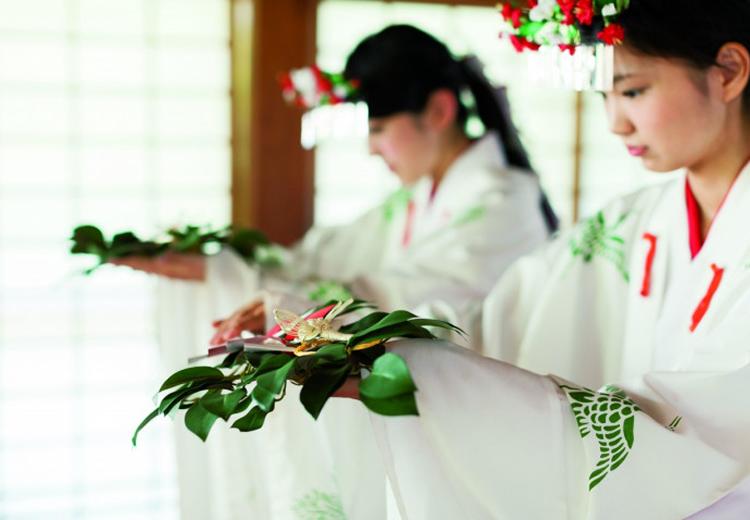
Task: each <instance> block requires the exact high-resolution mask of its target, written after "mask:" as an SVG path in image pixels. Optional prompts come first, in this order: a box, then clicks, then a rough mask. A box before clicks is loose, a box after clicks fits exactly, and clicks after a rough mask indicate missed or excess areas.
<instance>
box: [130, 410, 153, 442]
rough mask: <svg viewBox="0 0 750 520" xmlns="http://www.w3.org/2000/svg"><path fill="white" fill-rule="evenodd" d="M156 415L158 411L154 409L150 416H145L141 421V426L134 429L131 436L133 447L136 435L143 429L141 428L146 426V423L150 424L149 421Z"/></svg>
mask: <svg viewBox="0 0 750 520" xmlns="http://www.w3.org/2000/svg"><path fill="white" fill-rule="evenodd" d="M157 415H159V409H158V408H156V409H155V410H154V411H153V412H151V413H150V414H148V415H147V416H146V418H145V419H143V420H142V421H141V424H139V425H138V428H136V429H135V433H134V434H133V438H132V442H133V446H135V443H136V441H137V439H138V433H140V431H141V430H142V429H143V427H144V426H146V425H147V424H148V423H150V422H151V420H152V419H153V418H154V417H156V416H157Z"/></svg>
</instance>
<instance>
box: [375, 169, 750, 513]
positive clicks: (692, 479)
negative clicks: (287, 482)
mask: <svg viewBox="0 0 750 520" xmlns="http://www.w3.org/2000/svg"><path fill="white" fill-rule="evenodd" d="M684 183H685V180H684V177H682V178H679V179H677V180H674V181H671V182H668V183H666V184H664V185H662V186H658V187H653V188H649V189H646V190H643V191H641V192H639V193H637V194H635V195H633V196H630V197H626V198H623V199H621V200H619V201H616V202H615V203H613V204H611V205H610V206H609V207H608V208H607V209H606V210H604V211H603V212H602V213H600V214H599V215H598V216H596V217H594V218H593V219H592V220H591V221H589V222H587V223H584V224H582V225H580V226H579V227H578V228H576V229H574V230H573V231H572V232H571V233H570V234H568V235H566V236H564V237H561V238H559V239H558V240H556V241H555V242H554V243H553V244H551V245H550V246H549V247H546V248H544V249H543V250H541V251H540V252H538V253H537V254H535V255H533V256H530V257H528V258H525V259H522V260H521V261H519V262H518V263H517V264H516V265H514V266H513V267H512V268H511V269H509V270H508V272H507V273H506V275H505V276H504V277H503V278H502V280H501V281H500V282H499V283H498V285H497V287H496V288H495V289H494V290H493V291H492V294H491V295H490V296H489V297H488V298H487V300H486V303H485V307H484V317H483V318H484V319H483V324H484V327H483V329H484V337H483V341H482V345H483V349H484V353H485V354H488V355H493V356H496V357H499V358H501V359H504V360H506V361H507V362H508V363H504V362H499V361H494V360H490V359H487V358H484V357H481V356H478V355H477V354H475V353H473V352H471V351H469V350H466V349H459V348H457V347H454V346H451V345H450V344H447V343H446V344H439V343H438V344H436V343H434V342H432V343H430V342H422V341H404V342H400V343H399V345H398V346H396V347H395V348H394V349H393V350H394V351H395V352H396V353H398V354H400V355H402V356H403V357H404V358H405V359H406V360H407V362H408V364H409V367H410V369H411V371H412V375H413V377H414V381H415V383H416V386H417V388H418V389H419V390H418V392H417V394H416V397H417V405H418V409H419V412H420V416H419V417H418V418H417V417H409V418H399V419H388V418H379V417H373V421H374V422H375V423H376V424H377V426H376V432H377V434H378V442H379V445H380V446H381V451H382V452H383V454H384V456H385V461H386V467H387V470H388V473H389V475H390V478H391V481H392V483H393V485H394V493H395V495H396V497H397V501H398V503H399V507H400V511H401V516H402V518H403V519H404V520H418V519H427V518H429V519H430V520H439V519H443V518H445V519H449V518H456V517H458V516H459V515H461V516H462V517H465V518H472V519H477V520H479V519H483V518H487V519H490V518H491V519H501V518H509V519H516V518H544V519H583V518H586V519H596V520H599V519H606V520H618V519H630V518H638V519H654V520H657V519H658V520H671V519H674V520H678V519H684V518H686V517H688V516H690V515H693V514H694V515H696V516H695V517H694V518H695V519H701V520H703V519H736V520H739V519H740V518H750V493H748V490H749V486H750V484H749V483H748V480H747V479H748V477H749V476H750V440H748V439H750V400H748V398H747V396H748V395H750V319H748V316H750V235H748V234H747V230H746V227H747V223H748V222H750V167H747V168H745V170H744V171H743V172H742V173H741V175H740V176H739V178H738V179H737V181H736V182H735V185H734V186H733V188H732V190H731V192H730V193H729V195H728V197H727V199H726V201H725V203H724V205H723V207H722V209H721V211H720V212H719V214H718V215H717V217H716V218H715V221H714V223H713V226H712V228H711V231H710V234H709V235H708V237H707V240H706V242H705V244H704V245H703V247H702V249H701V251H700V253H699V254H698V255H697V256H696V257H695V258H694V259H692V258H691V254H690V251H689V247H688V224H687V212H686V207H685V192H684V189H685V187H684V186H685V184H684ZM721 269H723V271H721V273H722V275H721V276H717V274H715V273H717V270H721ZM717 282H718V283H717ZM516 365H517V366H516ZM519 367H520V368H519ZM540 374H541V375H540ZM546 374H555V376H547V375H546ZM566 381H574V382H575V383H576V384H575V385H573V384H572V383H566ZM610 383H616V384H619V386H620V387H621V388H622V389H624V390H625V391H626V393H627V395H628V397H629V398H630V399H632V400H633V401H634V402H635V403H637V406H638V407H640V410H641V411H637V412H635V415H634V416H633V417H634V422H633V423H632V425H634V426H633V429H632V446H631V445H630V444H629V443H628V441H627V438H628V436H627V431H628V426H627V424H628V421H626V420H625V417H626V414H625V413H624V412H623V413H622V414H621V413H620V412H618V413H617V415H614V411H613V410H614V408H615V407H616V408H617V409H618V410H620V411H622V410H625V408H626V407H627V406H629V405H628V402H627V401H622V400H618V399H619V398H614V397H611V396H609V395H608V392H610V391H609V390H600V391H599V392H598V393H591V392H589V393H586V392H585V391H579V392H580V393H579V394H577V395H578V396H581V395H589V396H592V395H593V396H594V397H595V398H596V399H598V401H597V402H598V403H599V402H601V403H605V404H606V403H616V404H613V405H612V406H613V408H610V409H609V411H608V412H607V413H603V412H602V413H593V412H591V414H588V413H586V412H585V409H583V408H579V409H578V410H579V412H578V413H579V415H576V416H575V417H574V413H573V407H572V405H571V403H572V401H574V400H575V399H574V397H573V396H574V391H573V390H570V389H568V390H566V391H564V390H563V389H562V386H561V385H567V386H568V387H578V385H581V386H585V387H588V388H592V389H597V388H600V387H602V386H603V385H606V384H610ZM607 406H609V405H607ZM581 410H584V411H583V412H582V411H581ZM599 411H600V412H601V410H599ZM576 419H578V420H579V421H582V422H581V423H580V424H577V422H576ZM591 424H593V425H594V426H596V427H597V428H598V427H599V426H601V427H602V428H605V429H604V430H603V431H602V435H607V437H606V440H607V442H612V443H613V444H610V446H612V448H611V452H612V458H611V460H610V462H611V464H609V465H602V466H599V465H598V464H599V462H600V460H601V461H603V462H607V460H608V458H607V457H603V458H602V459H600V446H599V439H598V438H597V434H596V432H595V431H593V426H590V425H591ZM579 426H580V427H581V431H579ZM587 431H588V434H587V435H586V437H585V438H584V437H583V436H582V435H583V434H584V433H586V432H587ZM604 454H605V455H607V453H606V452H605V453H604ZM621 454H626V458H625V459H624V461H622V460H620V464H615V463H614V462H615V461H616V460H619V458H618V457H619V456H620V455H621ZM602 467H603V468H604V471H603V473H596V474H595V473H594V470H595V469H599V468H602ZM602 475H603V477H604V478H603V480H601V481H600V482H596V485H595V486H594V487H593V488H592V489H591V490H589V485H590V484H592V483H594V482H595V481H596V479H597V478H598V476H602ZM595 477H596V478H595ZM590 478H591V480H590ZM743 480H744V483H743Z"/></svg>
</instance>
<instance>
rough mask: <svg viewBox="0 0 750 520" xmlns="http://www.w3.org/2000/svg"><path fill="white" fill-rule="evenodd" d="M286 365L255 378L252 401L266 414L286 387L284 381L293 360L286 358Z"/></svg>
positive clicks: (292, 365)
mask: <svg viewBox="0 0 750 520" xmlns="http://www.w3.org/2000/svg"><path fill="white" fill-rule="evenodd" d="M286 359H287V362H286V364H284V365H282V366H281V367H279V368H277V369H276V370H273V371H268V372H266V373H265V374H262V375H260V376H258V377H257V378H255V388H254V389H253V399H255V402H256V403H258V406H259V407H260V408H261V409H263V411H265V412H268V411H270V410H271V408H272V407H273V403H274V401H275V400H276V398H277V397H278V396H279V395H280V394H281V392H282V390H283V389H284V387H285V386H286V379H287V376H288V375H289V372H290V371H291V370H292V368H293V367H294V361H295V358H289V356H287V357H286Z"/></svg>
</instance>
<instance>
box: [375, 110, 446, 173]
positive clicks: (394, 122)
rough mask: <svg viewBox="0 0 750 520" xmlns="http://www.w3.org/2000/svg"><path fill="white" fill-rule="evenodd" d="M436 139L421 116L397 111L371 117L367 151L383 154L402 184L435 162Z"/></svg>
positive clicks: (426, 169) (383, 157) (427, 169)
mask: <svg viewBox="0 0 750 520" xmlns="http://www.w3.org/2000/svg"><path fill="white" fill-rule="evenodd" d="M434 143H435V139H434V136H433V135H432V132H429V131H427V130H426V128H425V125H424V124H423V123H422V121H421V116H419V115H414V114H408V113H400V114H394V115H392V116H387V117H377V118H371V119H370V134H369V146H370V153H371V154H373V155H378V156H380V157H382V159H383V160H384V161H385V163H386V164H387V165H388V168H390V170H391V171H392V172H393V173H395V174H396V175H397V176H398V178H399V180H400V181H401V183H402V184H404V185H406V186H410V185H412V184H414V183H415V182H416V181H417V180H419V178H420V177H422V176H424V175H426V174H428V173H429V172H430V171H431V169H432V166H433V165H434V163H435V156H436V153H435V149H436V146H435V144H434Z"/></svg>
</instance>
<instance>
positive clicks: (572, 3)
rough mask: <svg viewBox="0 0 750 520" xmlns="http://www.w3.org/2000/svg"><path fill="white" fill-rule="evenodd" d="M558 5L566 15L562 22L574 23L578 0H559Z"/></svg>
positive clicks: (566, 23)
mask: <svg viewBox="0 0 750 520" xmlns="http://www.w3.org/2000/svg"><path fill="white" fill-rule="evenodd" d="M557 5H559V6H560V11H562V14H563V17H564V19H563V21H562V23H563V24H565V25H572V24H573V22H575V16H574V14H573V11H574V10H575V8H576V0H557Z"/></svg>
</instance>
